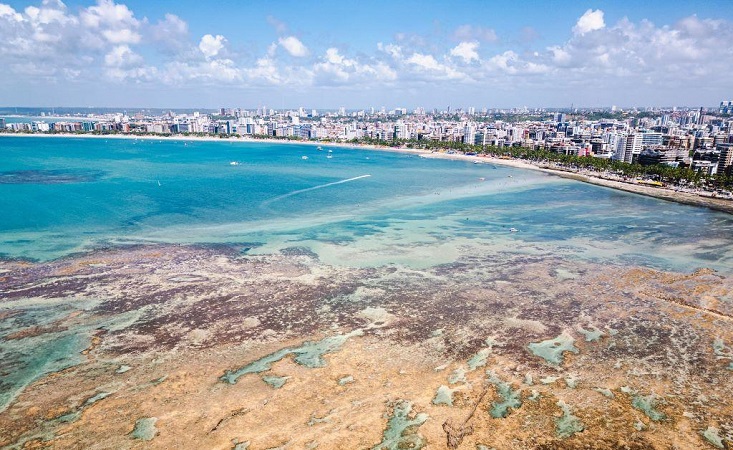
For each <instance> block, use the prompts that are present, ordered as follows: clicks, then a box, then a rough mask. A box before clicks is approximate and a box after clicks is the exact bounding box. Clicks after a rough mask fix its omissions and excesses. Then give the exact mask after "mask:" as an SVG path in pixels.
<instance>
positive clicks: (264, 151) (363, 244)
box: [0, 136, 733, 273]
mask: <svg viewBox="0 0 733 450" xmlns="http://www.w3.org/2000/svg"><path fill="white" fill-rule="evenodd" d="M327 148H328V147H326V148H324V150H323V151H318V150H317V149H316V147H313V146H300V145H287V144H272V143H239V142H201V141H193V142H184V141H172V140H129V139H124V140H123V139H104V138H101V139H99V138H68V137H63V138H38V137H1V136H0V211H1V212H2V214H0V255H2V256H4V257H12V258H28V259H36V260H48V259H54V258H59V257H63V256H66V255H69V254H71V253H75V252H80V251H89V250H93V249H95V248H97V247H100V246H106V245H118V244H130V243H141V242H171V243H232V244H244V246H245V247H249V248H251V250H250V252H262V253H267V252H273V251H278V250H281V249H283V248H287V247H292V246H305V247H309V248H311V249H312V250H313V251H315V252H316V253H317V254H318V255H319V257H320V258H321V259H322V260H323V261H324V262H327V263H334V264H345V265H358V266H369V265H382V264H403V265H407V266H413V267H418V268H419V267H428V266H431V265H435V264H441V263H449V262H453V261H455V260H456V259H457V258H458V257H460V256H462V255H466V252H467V250H466V249H467V248H470V247H471V246H472V245H482V246H483V247H493V248H495V249H496V251H497V252H499V251H510V252H526V253H532V254H536V253H539V254H549V255H556V256H560V257H569V258H576V259H579V260H588V261H608V262H613V263H618V264H639V265H645V266H650V267H655V268H661V269H679V270H691V269H694V268H697V267H702V266H705V267H712V268H715V269H718V270H721V271H724V272H728V273H729V272H731V271H732V270H731V269H733V232H732V231H733V220H732V218H731V216H729V215H727V214H723V213H719V212H714V211H710V210H707V209H704V208H696V207H691V206H685V205H679V204H674V203H670V202H666V201H661V200H656V199H653V198H647V197H642V196H638V195H633V194H627V193H623V192H618V191H614V190H610V189H606V188H600V187H596V186H592V185H588V184H584V183H579V182H575V181H571V180H564V179H561V178H558V177H553V176H548V175H545V174H542V173H539V172H533V171H524V170H518V169H513V168H507V167H498V166H492V165H488V164H470V163H467V162H462V161H448V160H436V159H427V158H420V157H417V156H414V155H406V154H399V153H389V152H377V151H364V150H357V149H342V148H333V158H331V159H328V158H326V155H327V152H326V149H327ZM303 156H307V157H308V159H303V158H302V157H303ZM233 161H236V162H238V163H239V164H238V165H231V164H230V163H231V162H233ZM482 178H483V180H481V179H482ZM510 228H516V229H518V230H519V231H518V232H515V233H512V232H510V231H509V229H510Z"/></svg>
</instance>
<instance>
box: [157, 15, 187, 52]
mask: <svg viewBox="0 0 733 450" xmlns="http://www.w3.org/2000/svg"><path fill="white" fill-rule="evenodd" d="M150 34H151V37H152V38H153V39H154V40H156V41H159V42H165V43H166V44H168V45H169V46H170V47H181V46H182V45H183V40H184V39H186V37H188V23H186V21H184V20H183V19H181V18H180V17H178V16H177V15H175V14H170V13H167V14H166V15H165V18H164V19H163V20H160V21H158V23H156V24H155V25H154V26H152V27H151V28H150Z"/></svg>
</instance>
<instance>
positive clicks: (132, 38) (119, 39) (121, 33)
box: [102, 28, 142, 44]
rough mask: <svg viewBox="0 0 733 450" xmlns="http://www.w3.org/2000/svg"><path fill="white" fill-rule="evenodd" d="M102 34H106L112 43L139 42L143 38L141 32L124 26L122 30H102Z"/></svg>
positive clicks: (106, 37)
mask: <svg viewBox="0 0 733 450" xmlns="http://www.w3.org/2000/svg"><path fill="white" fill-rule="evenodd" d="M102 36H104V38H105V39H107V41H108V42H110V43H111V44H137V43H138V42H140V40H141V39H142V37H141V36H140V34H138V33H136V32H134V31H132V30H130V29H129V28H122V29H120V30H104V31H103V32H102Z"/></svg>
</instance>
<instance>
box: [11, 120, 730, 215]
mask: <svg viewBox="0 0 733 450" xmlns="http://www.w3.org/2000/svg"><path fill="white" fill-rule="evenodd" d="M4 136H8V137H35V138H55V137H58V138H72V137H78V138H87V139H123V140H150V141H155V140H157V141H164V140H169V141H170V140H172V141H189V142H229V143H258V142H262V143H268V144H285V145H307V146H321V147H335V148H347V149H355V150H376V151H384V152H392V153H406V154H412V155H419V156H421V157H424V158H435V159H450V160H455V161H465V162H480V163H484V164H495V165H501V166H507V167H513V168H516V169H525V170H535V171H540V172H544V173H546V174H549V175H554V176H558V177H561V178H566V179H571V180H575V181H580V182H582V183H588V184H593V185H596V186H601V187H606V188H610V189H616V190H620V191H624V192H630V193H633V194H639V195H644V196H647V197H653V198H657V199H661V200H666V201H672V202H675V203H680V204H685V205H690V206H698V207H703V208H708V209H712V210H715V211H720V212H724V213H728V214H733V200H726V199H723V198H713V197H708V196H704V195H700V194H695V193H688V192H679V191H676V190H673V189H670V188H667V187H652V186H644V185H640V184H635V183H629V182H624V181H617V180H609V179H606V178H602V177H599V176H594V175H591V174H589V173H578V172H572V171H566V170H561V169H558V168H553V167H549V166H542V165H537V164H532V163H529V162H525V161H522V160H514V159H502V158H495V157H490V156H480V155H463V154H459V153H454V154H449V153H445V152H442V151H429V150H422V149H411V148H395V147H386V146H381V145H370V144H349V143H341V142H320V141H296V140H286V139H253V138H245V137H229V138H219V137H213V136H212V137H209V136H182V135H173V136H135V135H130V134H127V135H120V134H113V135H94V134H71V133H59V134H37V133H30V134H15V133H13V134H10V133H0V137H4Z"/></svg>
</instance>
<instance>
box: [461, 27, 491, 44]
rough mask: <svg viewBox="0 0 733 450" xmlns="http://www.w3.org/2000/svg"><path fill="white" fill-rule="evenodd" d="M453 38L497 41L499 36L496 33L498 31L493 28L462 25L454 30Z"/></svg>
mask: <svg viewBox="0 0 733 450" xmlns="http://www.w3.org/2000/svg"><path fill="white" fill-rule="evenodd" d="M453 39H455V40H457V41H482V42H496V41H498V40H499V37H498V36H497V35H496V31H494V30H493V29H491V28H483V27H476V26H473V25H461V26H460V27H458V28H456V30H455V31H454V32H453Z"/></svg>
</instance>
